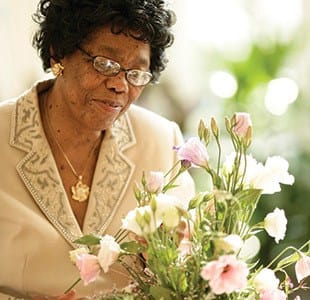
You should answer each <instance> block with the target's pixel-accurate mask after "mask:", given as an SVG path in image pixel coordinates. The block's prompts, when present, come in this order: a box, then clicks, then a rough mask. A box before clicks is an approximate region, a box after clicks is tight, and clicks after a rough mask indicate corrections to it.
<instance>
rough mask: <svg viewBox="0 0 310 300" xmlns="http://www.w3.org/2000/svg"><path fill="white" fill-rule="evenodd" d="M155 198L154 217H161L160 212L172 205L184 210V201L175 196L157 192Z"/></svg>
mask: <svg viewBox="0 0 310 300" xmlns="http://www.w3.org/2000/svg"><path fill="white" fill-rule="evenodd" d="M155 200H156V217H159V218H160V217H161V215H162V213H163V212H164V211H165V210H166V209H167V208H169V207H171V206H173V207H176V208H178V209H180V210H182V211H184V210H186V207H185V205H184V203H183V202H182V201H181V200H179V199H178V198H177V197H175V196H173V195H168V194H158V195H157V196H156V197H155Z"/></svg>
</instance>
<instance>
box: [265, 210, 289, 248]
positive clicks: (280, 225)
mask: <svg viewBox="0 0 310 300" xmlns="http://www.w3.org/2000/svg"><path fill="white" fill-rule="evenodd" d="M286 225H287V219H286V217H285V213H284V210H283V209H279V208H277V207H276V208H275V209H274V211H273V212H272V213H269V214H267V216H266V217H265V219H264V227H265V230H266V231H267V233H268V234H269V235H270V236H271V237H273V238H275V241H276V243H279V240H283V239H284V237H285V232H286Z"/></svg>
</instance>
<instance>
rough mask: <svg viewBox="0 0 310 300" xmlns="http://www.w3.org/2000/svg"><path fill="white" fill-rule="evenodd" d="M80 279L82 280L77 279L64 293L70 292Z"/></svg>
mask: <svg viewBox="0 0 310 300" xmlns="http://www.w3.org/2000/svg"><path fill="white" fill-rule="evenodd" d="M80 281H81V278H79V279H77V280H76V281H75V282H74V283H73V284H72V285H71V286H70V287H69V288H67V289H66V290H65V292H64V294H67V293H69V292H70V291H71V290H72V289H73V288H74V287H75V286H76V285H77V284H78V283H79V282H80Z"/></svg>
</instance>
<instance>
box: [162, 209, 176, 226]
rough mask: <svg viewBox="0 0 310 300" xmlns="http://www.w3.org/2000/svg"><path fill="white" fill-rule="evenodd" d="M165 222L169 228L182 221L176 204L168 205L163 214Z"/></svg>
mask: <svg viewBox="0 0 310 300" xmlns="http://www.w3.org/2000/svg"><path fill="white" fill-rule="evenodd" d="M162 219H163V224H164V225H165V226H167V227H169V228H175V227H177V226H178V224H179V223H180V215H179V211H178V209H177V208H176V207H175V206H170V207H168V208H167V209H166V210H165V211H164V212H163V214H162Z"/></svg>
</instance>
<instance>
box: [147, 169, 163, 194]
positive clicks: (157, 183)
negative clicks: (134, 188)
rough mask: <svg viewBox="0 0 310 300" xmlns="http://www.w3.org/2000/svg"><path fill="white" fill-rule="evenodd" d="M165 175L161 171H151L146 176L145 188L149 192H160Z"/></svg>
mask: <svg viewBox="0 0 310 300" xmlns="http://www.w3.org/2000/svg"><path fill="white" fill-rule="evenodd" d="M164 181H165V175H164V173H163V172H155V171H151V172H150V173H149V174H148V175H147V176H146V186H145V187H146V190H147V191H148V192H150V193H158V192H161V191H162V189H163V186H164Z"/></svg>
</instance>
